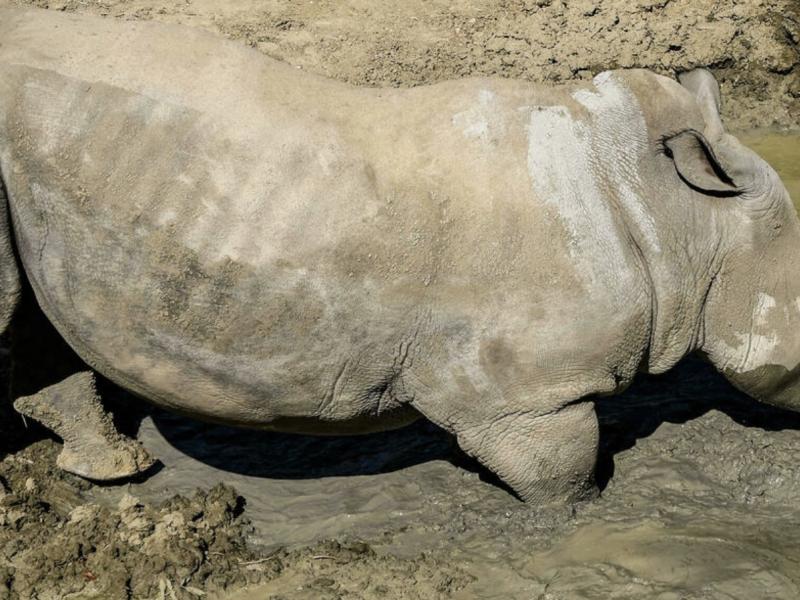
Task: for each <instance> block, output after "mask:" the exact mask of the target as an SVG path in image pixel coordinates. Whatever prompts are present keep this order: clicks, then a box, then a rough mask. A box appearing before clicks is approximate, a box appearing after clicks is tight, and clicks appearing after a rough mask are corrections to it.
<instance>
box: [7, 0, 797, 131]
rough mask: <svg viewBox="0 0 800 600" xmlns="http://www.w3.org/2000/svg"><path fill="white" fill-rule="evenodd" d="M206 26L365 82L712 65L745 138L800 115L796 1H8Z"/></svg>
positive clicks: (556, 78) (562, 77)
mask: <svg viewBox="0 0 800 600" xmlns="http://www.w3.org/2000/svg"><path fill="white" fill-rule="evenodd" d="M9 3H11V4H27V5H35V6H41V7H49V8H51V9H53V10H65V11H77V12H87V13H94V14H101V15H107V16H111V17H117V18H124V19H154V20H159V21H167V22H175V23H184V24H189V25H193V26H198V27H204V28H207V29H210V30H213V31H216V32H219V33H221V34H222V35H225V36H227V37H229V38H232V39H237V40H241V41H242V42H244V43H246V44H249V45H250V46H253V47H255V48H257V49H259V50H261V51H262V52H264V53H266V54H269V55H270V56H273V57H275V58H278V59H280V60H284V61H286V62H289V63H291V64H293V65H297V66H298V67H300V68H303V69H308V70H309V71H313V72H316V73H320V74H323V75H327V76H330V77H333V78H336V79H341V80H344V81H348V82H351V83H354V84H359V85H371V86H384V85H386V86H413V85H420V84H424V83H430V82H434V81H438V80H442V79H450V78H458V77H465V76H469V75H498V76H502V77H518V78H524V79H530V80H533V81H543V82H561V81H566V80H570V79H575V78H590V77H592V76H593V75H594V74H596V73H597V72H599V71H602V70H605V69H609V68H619V67H645V68H649V69H653V70H656V71H658V72H662V73H668V74H672V73H674V72H675V71H676V70H682V69H688V68H692V67H695V66H707V67H711V68H712V69H713V70H714V72H715V73H716V74H717V76H718V77H719V79H720V81H721V83H722V88H723V93H724V95H725V97H726V106H725V116H726V117H727V119H728V122H729V125H730V126H732V127H735V128H737V129H745V128H752V127H766V126H779V127H789V126H796V123H797V122H798V120H799V119H800V45H799V44H800V3H798V2H797V0H570V1H569V2H567V1H565V0H403V1H402V2H395V1H393V0H309V1H302V2H298V1H294V0H227V1H225V0H180V1H177V2H165V1H164V0H0V4H9Z"/></svg>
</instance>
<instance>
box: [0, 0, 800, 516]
mask: <svg viewBox="0 0 800 600" xmlns="http://www.w3.org/2000/svg"><path fill="white" fill-rule="evenodd" d="M681 81H682V83H683V85H681V84H680V83H678V82H676V81H673V80H671V79H669V78H665V77H660V76H657V75H654V74H652V73H649V72H645V71H621V72H607V73H602V74H600V75H598V76H597V77H595V79H594V81H591V82H585V83H577V84H574V85H571V86H563V87H542V86H537V85H533V84H531V83H529V82H526V81H509V80H503V79H465V80H461V81H450V82H445V83H440V84H436V85H431V86H426V87H419V88H415V89H402V90H400V89H359V88H355V87H352V86H349V85H345V84H342V83H337V82H335V81H330V80H327V79H323V78H321V77H316V76H313V75H309V74H306V73H303V72H302V71H300V70H298V69H295V68H292V67H290V66H288V65H285V64H281V63H279V62H276V61H274V60H271V59H269V58H267V57H265V56H262V55H260V54H259V53H257V52H255V51H253V50H250V49H247V48H245V47H243V46H241V45H239V44H236V43H232V42H227V41H223V40H221V39H218V38H217V37H215V36H213V35H211V34H208V33H204V32H201V31H197V30H193V29H188V28H181V27H175V26H166V25H157V24H150V23H122V22H116V21H113V20H103V19H98V18H89V17H83V16H67V15H63V14H58V13H51V12H44V11H37V10H21V11H17V10H4V11H2V12H0V175H1V176H2V183H3V184H4V187H5V190H6V194H7V202H6V201H5V200H4V201H3V202H2V212H1V213H0V214H2V223H0V226H1V227H0V270H1V276H0V286H1V287H0V291H1V292H2V293H1V295H0V312H1V313H2V314H0V327H2V328H5V327H6V325H7V323H8V320H9V317H10V315H11V313H12V311H13V309H14V306H15V303H16V302H17V299H18V295H19V294H18V288H19V281H18V279H19V276H20V274H21V273H24V274H25V276H26V277H27V278H28V280H29V281H30V284H31V286H32V288H33V290H34V292H35V295H36V299H37V300H38V303H39V305H40V306H41V308H42V310H43V311H44V313H45V314H46V315H47V317H48V319H49V320H50V321H51V322H52V323H53V325H54V326H55V327H56V328H57V329H58V331H59V332H60V333H61V335H63V337H64V338H65V339H66V341H67V342H68V343H69V344H70V345H71V346H72V348H74V350H75V351H76V352H77V353H78V354H79V355H80V356H81V357H82V358H83V359H84V360H85V361H86V363H87V365H89V367H91V369H93V370H94V371H97V372H99V373H101V374H102V375H104V376H106V377H108V378H109V379H111V380H112V381H114V382H116V383H117V384H119V385H121V386H122V387H124V388H126V389H128V390H130V391H132V392H134V393H136V394H138V395H140V396H141V397H143V398H146V399H147V400H149V401H151V402H153V403H155V404H157V405H159V406H162V407H164V408H167V409H171V410H176V411H180V412H182V413H185V414H188V415H192V416H195V417H199V418H203V419H209V420H214V421H220V422H226V423H233V424H237V425H242V426H248V427H261V428H264V429H274V430H281V431H297V432H311V433H319V434H326V433H327V434H330V433H343V432H344V433H360V432H366V431H375V430H380V429H385V428H391V427H397V426H400V425H403V424H405V423H408V422H410V421H411V420H413V419H415V418H417V417H419V416H420V415H423V416H425V417H427V418H428V419H430V420H432V421H433V422H434V423H437V424H438V425H440V426H441V427H443V428H444V429H446V430H447V431H449V432H452V433H453V434H454V435H455V436H456V437H457V439H458V443H459V444H460V445H461V447H462V448H463V449H464V450H465V451H466V452H467V453H468V454H470V455H473V456H475V457H476V458H477V459H478V460H479V461H481V462H482V463H483V464H484V465H486V466H487V467H488V468H489V469H491V470H492V471H494V472H495V473H496V474H497V475H498V476H499V477H500V478H501V479H503V480H504V481H505V482H506V483H508V484H509V485H510V486H511V487H512V488H513V489H514V490H515V491H516V492H517V493H518V494H519V496H521V497H522V498H524V499H526V500H532V501H537V502H546V501H554V500H559V501H570V500H575V499H578V498H581V497H585V496H586V495H588V494H591V493H592V492H593V490H594V489H595V488H594V483H593V471H594V466H595V459H596V453H597V445H598V427H597V420H596V417H595V412H594V405H593V399H594V398H595V397H596V396H598V395H606V394H613V393H615V392H618V391H620V390H621V389H623V388H625V386H626V385H628V383H629V382H630V381H631V379H632V377H633V376H634V374H635V373H636V372H637V371H646V372H650V373H660V372H663V371H665V370H667V369H669V368H670V367H672V366H673V365H674V364H675V363H676V362H677V361H679V360H680V359H681V358H682V357H684V356H686V355H687V354H688V353H690V352H693V351H700V352H702V353H704V354H705V355H706V356H707V357H708V358H709V360H710V361H711V362H712V363H713V364H714V365H716V367H717V368H718V369H720V370H721V371H722V372H723V373H725V375H726V376H727V377H728V378H730V380H731V381H733V383H734V384H735V385H736V386H738V387H740V388H741V389H743V390H745V391H746V392H748V393H750V394H751V395H753V396H754V397H756V398H758V399H760V400H764V401H766V402H770V403H773V404H777V405H780V406H785V407H789V408H798V407H800V400H798V396H797V393H796V391H795V388H796V382H797V378H798V373H797V366H798V360H800V336H798V335H797V329H798V326H800V297H798V291H800V288H799V282H798V281H797V280H796V277H797V264H798V260H800V223H799V222H798V218H797V215H796V213H795V210H794V208H793V207H792V204H791V202H790V199H789V196H788V194H787V192H786V190H785V188H784V186H783V185H782V184H781V182H780V180H779V178H778V176H777V175H776V174H775V172H774V171H773V170H772V169H771V168H770V167H769V166H768V165H767V164H766V163H765V162H764V161H763V160H761V159H760V158H759V157H758V156H756V155H755V154H754V153H752V152H750V151H749V150H747V149H746V148H744V147H743V146H742V145H740V144H739V142H738V141H737V140H736V139H735V138H733V137H731V136H730V135H727V134H726V133H725V132H724V130H723V127H722V123H721V121H720V117H719V88H718V86H717V84H716V82H715V80H714V79H713V77H712V76H711V75H710V74H709V73H708V72H706V71H693V72H691V73H688V74H686V75H685V76H683V77H682V79H681ZM6 206H8V208H9V210H8V214H9V215H10V223H9V222H8V221H9V217H8V216H7V214H6V212H7V211H6V210H5V208H6ZM16 406H17V408H18V410H20V411H22V412H24V413H26V414H28V415H32V416H34V417H35V418H37V419H39V420H41V421H42V422H44V423H45V424H46V425H48V426H50V427H51V428H53V429H54V430H55V431H56V432H57V433H58V434H59V435H61V437H63V438H64V440H65V448H64V451H63V453H62V455H61V457H60V458H59V464H60V465H62V466H63V467H64V468H66V469H68V470H72V471H73V472H76V473H79V474H82V475H84V476H87V477H92V478H98V479H103V478H113V477H119V476H124V475H129V474H131V473H132V472H135V471H137V470H140V469H142V468H143V467H145V466H147V464H148V462H149V458H148V457H147V456H146V453H144V452H143V451H142V450H141V449H140V447H138V446H137V445H136V444H135V443H134V442H133V441H131V440H129V439H127V438H123V437H121V436H119V434H117V433H116V432H115V431H114V430H113V427H112V425H111V424H110V421H109V419H108V416H107V415H106V414H104V413H103V412H102V409H101V405H100V404H99V403H98V402H97V398H96V395H95V392H94V387H93V376H92V374H91V371H87V373H84V374H79V375H77V376H74V377H72V378H70V379H67V380H65V381H64V382H62V383H60V384H57V385H55V386H52V387H50V388H47V389H45V390H43V391H42V392H40V393H39V394H36V395H34V396H30V397H26V398H21V399H19V400H17V403H16Z"/></svg>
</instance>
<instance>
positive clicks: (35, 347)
mask: <svg viewBox="0 0 800 600" xmlns="http://www.w3.org/2000/svg"><path fill="white" fill-rule="evenodd" d="M26 304H27V307H26V308H24V309H23V310H22V311H20V314H19V315H18V317H19V318H17V317H15V321H17V322H18V323H19V325H18V326H17V327H16V328H15V338H16V340H15V343H14V344H13V352H14V355H15V363H16V364H15V367H14V369H13V372H14V379H15V383H14V384H13V385H12V388H16V389H15V393H16V395H21V394H30V393H33V392H35V391H37V390H38V389H41V388H42V387H44V386H46V385H50V384H52V383H55V382H56V381H60V380H61V379H63V378H65V377H67V376H69V375H71V374H72V373H74V372H76V371H77V370H80V369H82V368H86V367H85V366H84V365H82V363H81V362H80V359H79V358H78V357H77V356H75V354H74V353H73V352H72V351H71V350H70V348H69V347H68V346H67V345H66V344H65V343H64V342H63V340H61V338H60V336H59V335H58V333H57V332H56V331H55V330H54V329H53V328H52V326H51V325H50V324H49V323H48V322H47V321H46V319H45V318H44V316H43V315H42V314H41V312H40V311H39V310H38V308H37V307H35V303H26ZM31 305H33V307H32V306H31ZM4 347H6V346H4ZM0 367H2V368H0V379H6V377H7V368H8V360H7V357H6V356H0ZM98 389H99V391H100V393H101V395H102V396H103V398H104V400H105V401H106V402H107V404H108V405H109V407H110V408H112V409H113V410H114V412H115V417H116V420H117V422H118V424H119V425H120V428H121V429H122V430H123V431H125V432H126V433H129V434H131V433H135V431H136V429H137V428H138V426H139V423H140V422H141V420H142V419H143V418H144V417H146V416H149V417H150V418H152V420H153V422H154V423H155V425H156V427H157V428H158V430H159V432H160V433H161V434H162V435H163V436H164V438H165V439H166V440H167V442H169V443H170V444H171V445H173V446H174V447H175V448H177V449H178V450H180V451H181V452H183V453H184V454H186V455H188V456H191V457H192V458H195V459H197V460H199V461H201V462H203V463H206V464H208V465H210V466H213V467H215V468H217V469H221V470H224V471H229V472H232V473H238V474H243V475H249V476H254V477H267V478H279V479H308V478H321V477H333V476H352V475H370V474H377V473H386V472H391V471H394V470H397V469H402V468H406V467H409V466H412V465H415V464H420V463H423V462H427V461H431V460H437V459H439V460H448V461H450V462H452V463H453V464H456V465H457V466H459V467H462V468H466V469H469V470H472V471H476V472H477V473H479V474H480V476H481V478H482V479H484V480H485V481H488V482H490V483H493V484H495V485H500V486H501V487H505V486H504V485H503V484H502V483H501V482H500V481H499V480H498V479H497V478H496V477H495V476H494V475H493V474H492V473H490V472H488V471H486V470H485V469H483V468H482V467H481V466H480V465H479V464H478V463H477V462H476V461H474V460H473V459H471V458H470V457H468V456H466V455H464V454H463V453H462V452H461V451H460V450H459V449H458V447H457V446H456V444H455V442H454V440H453V438H452V436H450V435H448V434H447V433H445V432H444V431H442V430H441V429H439V428H438V427H436V426H435V425H433V424H431V423H430V422H428V421H425V420H423V419H421V420H419V421H417V422H416V423H413V424H412V425H409V426H407V427H405V428H403V429H399V430H395V431H388V432H383V433H375V434H369V435H364V436H342V437H339V436H331V437H314V436H304V435H294V434H281V433H274V432H268V431H258V430H247V429H238V428H233V427H226V426H221V425H213V424H208V423H204V422H201V421H196V420H193V419H189V418H186V417H182V416H178V415H173V414H169V413H167V412H164V411H161V410H159V409H155V408H153V407H151V406H149V405H147V404H146V403H145V402H143V401H141V400H139V399H137V398H135V397H133V396H132V395H130V394H128V393H127V392H125V391H123V390H121V389H120V388H118V387H116V386H114V385H113V384H111V383H109V382H107V381H103V380H102V379H101V380H99V381H98ZM0 408H2V411H3V413H4V414H6V415H7V418H6V419H4V421H5V423H6V432H8V424H9V423H16V425H15V426H14V427H13V429H17V428H18V427H19V425H21V423H20V422H19V418H18V417H17V416H16V415H13V416H11V415H10V414H8V413H10V410H9V409H10V407H9V406H8V405H5V406H2V407H0ZM596 408H597V413H598V417H599V421H600V437H601V442H600V443H601V448H600V456H599V459H598V466H597V479H598V483H599V485H600V488H601V489H603V488H605V487H606V485H607V484H608V482H609V481H610V480H611V478H612V477H613V475H614V457H615V455H616V454H618V453H619V452H621V451H623V450H626V449H628V448H631V447H632V446H634V445H635V444H636V442H637V440H639V439H642V438H645V437H647V436H649V435H650V434H652V433H653V432H654V431H655V430H656V429H657V428H658V427H659V425H661V424H662V423H666V422H669V423H685V422H687V421H690V420H692V419H695V418H697V417H700V416H702V415H703V414H705V413H707V412H708V411H710V410H719V411H720V412H723V413H725V414H727V415H728V416H730V417H731V418H732V419H733V420H735V421H736V422H738V423H740V424H742V425H745V426H748V427H759V428H762V429H766V430H773V431H774V430H780V429H798V430H800V413H792V412H788V411H784V410H780V409H776V408H772V407H769V406H766V405H763V404H760V403H758V402H756V401H754V400H752V399H750V398H748V397H747V396H745V395H744V394H742V393H740V392H738V391H737V390H735V389H734V388H733V387H731V386H730V384H728V383H727V381H725V379H724V378H723V377H722V376H721V375H719V374H718V373H716V372H715V371H714V369H713V368H712V367H711V366H710V365H708V364H706V363H705V362H703V361H701V360H700V359H699V358H696V357H690V358H688V359H686V360H684V361H683V362H682V363H681V364H680V365H678V366H677V367H676V368H675V369H673V370H672V371H670V372H669V373H666V374H664V375H659V376H640V377H638V378H637V379H636V381H634V383H633V385H631V387H630V388H629V389H628V390H627V391H626V392H625V393H624V394H620V395H618V396H611V397H607V398H598V399H597V400H596ZM29 427H30V424H29ZM26 433H27V435H25V436H24V441H22V440H20V441H21V443H22V445H24V444H25V443H30V441H31V439H35V438H38V437H41V436H42V435H46V434H44V433H43V432H42V431H41V429H39V428H36V427H32V428H29V429H28V430H27V432H26ZM3 437H4V438H5V439H4V440H3V441H4V442H6V443H4V444H3V445H4V446H6V448H5V450H6V451H14V450H16V449H18V448H19V447H20V445H19V442H18V443H17V444H11V446H13V448H11V447H9V444H8V442H9V441H10V438H11V437H16V436H8V435H6V436H3ZM198 483H199V482H198Z"/></svg>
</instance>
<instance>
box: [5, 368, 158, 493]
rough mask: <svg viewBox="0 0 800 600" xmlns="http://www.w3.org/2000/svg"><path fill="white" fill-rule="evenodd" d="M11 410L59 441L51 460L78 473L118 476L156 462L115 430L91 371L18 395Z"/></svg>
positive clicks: (101, 477)
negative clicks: (57, 451) (60, 445)
mask: <svg viewBox="0 0 800 600" xmlns="http://www.w3.org/2000/svg"><path fill="white" fill-rule="evenodd" d="M14 408H15V409H16V410H17V411H18V412H20V413H22V414H23V415H25V416H27V417H30V418H32V419H35V420H36V421H38V422H40V423H41V424H42V425H44V426H45V427H47V428H48V429H50V430H51V431H53V432H54V433H55V434H56V435H58V436H59V437H61V439H62V440H64V449H63V450H62V451H61V454H60V455H59V456H58V459H57V460H56V464H57V465H58V466H59V467H60V468H62V469H64V470H65V471H68V472H70V473H74V474H75V475H79V476H80V477H85V478H87V479H93V480H97V481H110V480H115V479H123V478H126V477H131V476H133V475H136V474H138V473H142V472H144V471H146V470H147V469H149V468H150V467H152V466H153V464H154V463H155V460H154V459H153V458H152V457H151V456H150V455H149V454H148V452H147V450H145V449H144V447H142V446H141V444H139V443H138V442H137V441H136V440H133V439H131V438H129V437H126V436H124V435H122V434H121V433H119V432H118V431H117V430H116V428H115V427H114V422H113V420H112V418H111V415H110V414H109V413H108V412H106V411H105V409H104V408H103V405H102V403H101V402H100V398H99V397H98V395H97V392H96V390H95V385H94V375H93V374H92V373H91V372H83V373H78V374H76V375H72V376H71V377H68V378H67V379H65V380H64V381H61V382H60V383H57V384H55V385H51V386H49V387H47V388H45V389H43V390H41V391H40V392H38V393H36V394H33V395H32V396H24V397H22V398H19V399H17V400H16V401H15V402H14Z"/></svg>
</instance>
